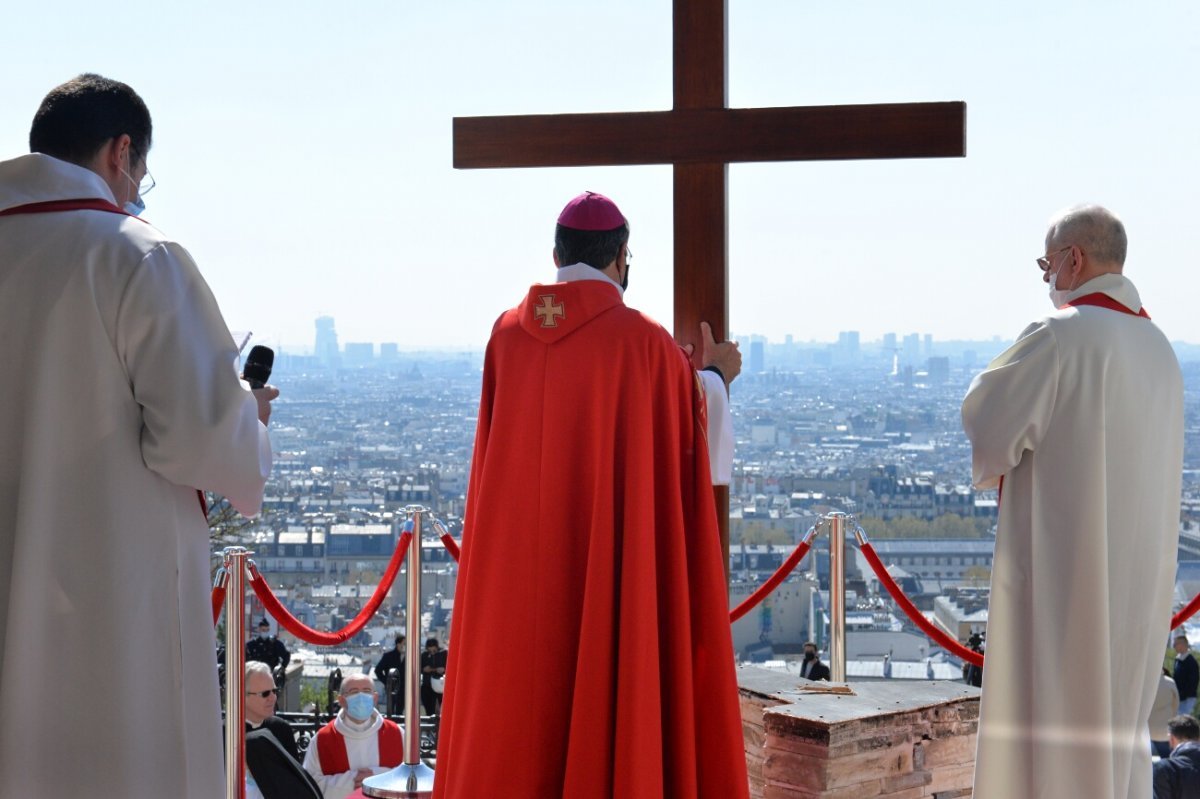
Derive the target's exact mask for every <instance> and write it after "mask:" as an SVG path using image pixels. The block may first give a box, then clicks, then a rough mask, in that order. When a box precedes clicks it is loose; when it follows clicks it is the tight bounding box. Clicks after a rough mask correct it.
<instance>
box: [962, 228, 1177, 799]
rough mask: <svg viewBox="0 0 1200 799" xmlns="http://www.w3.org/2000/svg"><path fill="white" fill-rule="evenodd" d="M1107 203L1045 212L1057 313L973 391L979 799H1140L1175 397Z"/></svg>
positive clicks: (1157, 638)
mask: <svg viewBox="0 0 1200 799" xmlns="http://www.w3.org/2000/svg"><path fill="white" fill-rule="evenodd" d="M1125 249H1126V247H1125V233H1124V228H1123V226H1122V225H1121V223H1120V221H1119V220H1117V219H1116V217H1114V216H1113V215H1112V214H1110V213H1109V212H1108V211H1106V210H1105V209H1103V208H1099V207H1097V206H1086V207H1079V208H1075V209H1071V210H1070V211H1067V212H1065V213H1064V214H1062V215H1060V216H1059V217H1058V218H1056V219H1055V220H1054V222H1053V223H1052V224H1051V227H1050V230H1049V233H1048V234H1047V237H1046V255H1045V256H1044V257H1043V258H1042V259H1039V265H1040V266H1042V268H1043V271H1044V273H1045V274H1044V279H1046V280H1047V281H1048V282H1049V283H1050V289H1051V299H1052V302H1053V304H1054V306H1055V307H1057V308H1058V310H1056V311H1054V312H1053V313H1051V314H1050V315H1049V316H1047V317H1045V318H1044V319H1041V320H1040V321H1038V322H1035V323H1034V324H1032V325H1030V326H1029V327H1027V328H1026V329H1025V331H1024V332H1023V333H1022V334H1021V336H1020V338H1019V339H1018V340H1017V342H1016V343H1015V344H1014V345H1013V346H1012V347H1010V348H1009V349H1008V350H1007V351H1005V352H1004V353H1002V354H1001V355H1000V356H998V357H997V358H996V359H995V360H994V361H992V363H991V364H990V365H989V366H988V368H987V370H986V371H984V372H983V373H982V374H980V375H978V376H977V377H976V378H975V380H974V382H972V384H971V387H970V389H969V390H968V392H967V396H966V399H965V400H964V402H963V409H962V416H963V426H964V428H965V430H966V433H967V436H968V437H969V438H970V440H971V444H972V447H973V455H974V457H973V473H974V474H973V476H974V482H975V484H976V486H978V487H980V488H994V487H996V486H997V485H1000V484H1001V481H1002V487H1001V498H1000V517H999V528H998V530H997V534H996V551H995V559H994V563H993V569H992V587H991V604H990V608H989V613H988V630H987V635H988V648H987V660H986V664H985V668H984V676H983V697H982V705H981V710H980V722H979V737H978V750H977V759H976V765H975V793H974V796H975V799H1011V797H1018V796H1019V797H1024V798H1025V799H1051V797H1053V799H1062V798H1063V797H1087V798H1088V799H1105V798H1106V797H1112V798H1115V797H1122V799H1124V798H1125V797H1128V798H1129V799H1135V798H1136V799H1149V797H1150V792H1151V772H1150V742H1149V736H1148V732H1147V720H1148V718H1149V715H1150V710H1151V708H1152V707H1153V704H1154V696H1155V690H1156V686H1157V681H1158V675H1159V674H1160V673H1161V671H1162V659H1163V647H1164V643H1165V641H1166V640H1167V635H1168V627H1169V624H1170V614H1171V597H1172V592H1173V586H1174V581H1175V561H1176V546H1177V543H1178V535H1179V499H1180V482H1181V470H1182V465H1183V464H1182V461H1183V389H1182V380H1181V377H1180V371H1179V365H1178V362H1177V360H1176V358H1175V355H1174V353H1173V351H1172V349H1171V346H1170V344H1169V343H1168V341H1167V339H1166V337H1165V336H1164V335H1163V334H1162V332H1161V331H1160V330H1159V329H1158V327H1157V326H1155V324H1154V323H1153V322H1152V321H1150V319H1149V318H1147V317H1146V316H1141V315H1138V314H1139V313H1140V312H1143V308H1142V302H1141V298H1140V297H1139V296H1138V292H1137V290H1136V289H1135V288H1134V286H1133V284H1132V283H1131V282H1130V281H1129V280H1128V279H1126V278H1125V277H1124V276H1123V275H1122V274H1121V269H1122V266H1123V263H1124V256H1125Z"/></svg>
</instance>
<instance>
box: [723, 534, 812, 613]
mask: <svg viewBox="0 0 1200 799" xmlns="http://www.w3.org/2000/svg"><path fill="white" fill-rule="evenodd" d="M811 546H812V544H811V539H806V540H804V541H801V542H800V543H799V544H797V545H796V548H795V549H794V550H793V551H792V554H791V555H789V556H788V559H787V560H785V561H784V562H783V564H782V565H780V567H779V568H778V569H776V570H775V573H774V574H772V575H771V576H770V578H769V579H768V580H767V581H766V582H765V583H763V584H762V585H760V586H759V587H758V589H757V590H755V592H754V593H753V594H751V595H750V596H748V597H746V598H745V599H743V600H742V602H741V604H739V605H738V606H737V607H736V608H734V609H733V610H731V611H729V623H730V624H732V623H733V622H735V621H737V620H738V619H740V618H741V617H742V616H745V615H746V614H747V613H749V612H750V611H751V610H753V609H754V607H755V606H756V605H757V604H758V603H759V602H762V601H763V600H764V599H766V598H767V594H769V593H771V592H772V591H774V590H775V589H776V588H777V587H778V586H779V584H780V583H782V582H783V581H784V580H785V579H786V578H787V576H788V575H789V574H791V573H792V569H794V568H796V565H797V564H799V563H800V561H802V560H804V556H805V555H807V554H808V550H809V548H810V547H811Z"/></svg>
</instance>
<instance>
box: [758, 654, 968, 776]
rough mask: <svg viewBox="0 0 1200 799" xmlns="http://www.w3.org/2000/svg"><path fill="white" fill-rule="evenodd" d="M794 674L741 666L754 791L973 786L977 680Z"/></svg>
mask: <svg viewBox="0 0 1200 799" xmlns="http://www.w3.org/2000/svg"><path fill="white" fill-rule="evenodd" d="M804 682H805V681H804V680H801V679H800V678H798V677H796V676H795V675H788V674H783V673H780V672H776V671H769V670H766V669H760V668H756V667H753V666H743V667H740V668H739V669H738V683H739V688H740V693H741V702H742V722H743V728H744V732H745V738H746V756H747V767H748V769H749V771H750V783H751V795H752V796H754V797H763V798H764V799H765V798H767V797H770V798H771V799H774V798H775V797H778V798H779V799H785V798H786V799H801V798H803V799H851V798H853V799H872V798H873V797H878V799H910V797H911V798H912V799H917V797H932V798H936V799H951V798H953V799H960V797H962V798H964V799H965V797H969V796H971V780H972V777H973V774H974V769H975V734H976V729H977V725H978V719H979V689H977V688H973V687H970V686H967V685H964V684H962V683H958V682H945V681H898V680H896V681H892V680H887V681H868V682H854V683H849V684H848V687H849V688H850V689H851V690H852V691H853V694H852V695H843V694H814V693H807V692H804V691H802V690H800V687H801V685H802V684H804Z"/></svg>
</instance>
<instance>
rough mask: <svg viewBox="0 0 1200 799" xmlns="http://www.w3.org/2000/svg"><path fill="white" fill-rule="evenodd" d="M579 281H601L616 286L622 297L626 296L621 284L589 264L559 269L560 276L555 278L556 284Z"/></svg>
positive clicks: (572, 265)
mask: <svg viewBox="0 0 1200 799" xmlns="http://www.w3.org/2000/svg"><path fill="white" fill-rule="evenodd" d="M577 280H600V281H603V282H605V283H609V284H611V285H613V286H616V287H617V291H619V292H621V296H622V297H624V296H625V289H623V288H621V284H620V283H618V282H617V281H615V280H613V279H612V278H611V277H609V276H608V275H606V274H604V273H603V272H601V271H600V270H599V269H597V268H596V267H594V266H591V265H589V264H571V265H570V266H563V267H559V270H558V274H557V275H555V278H554V282H555V283H574V282H575V281H577Z"/></svg>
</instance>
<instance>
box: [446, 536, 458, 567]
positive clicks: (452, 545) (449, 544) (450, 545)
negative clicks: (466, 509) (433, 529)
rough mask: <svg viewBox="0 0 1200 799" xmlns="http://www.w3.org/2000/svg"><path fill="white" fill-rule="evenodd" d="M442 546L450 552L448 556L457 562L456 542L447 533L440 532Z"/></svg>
mask: <svg viewBox="0 0 1200 799" xmlns="http://www.w3.org/2000/svg"><path fill="white" fill-rule="evenodd" d="M442 546H444V547H445V548H446V551H447V552H449V553H450V557H452V558H454V562H455V563H458V544H457V543H456V542H455V540H454V539H453V538H451V537H450V534H449V533H442Z"/></svg>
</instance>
